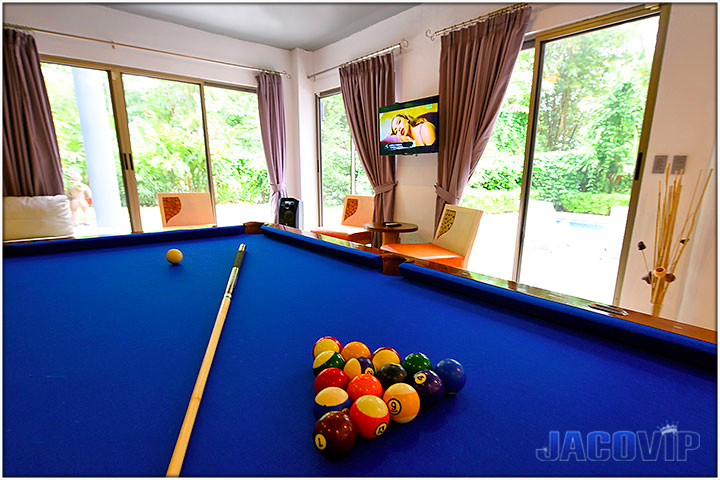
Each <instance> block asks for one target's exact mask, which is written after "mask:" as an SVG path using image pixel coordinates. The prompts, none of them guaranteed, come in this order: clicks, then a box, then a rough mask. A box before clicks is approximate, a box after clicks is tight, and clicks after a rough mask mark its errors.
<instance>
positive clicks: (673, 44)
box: [312, 4, 717, 329]
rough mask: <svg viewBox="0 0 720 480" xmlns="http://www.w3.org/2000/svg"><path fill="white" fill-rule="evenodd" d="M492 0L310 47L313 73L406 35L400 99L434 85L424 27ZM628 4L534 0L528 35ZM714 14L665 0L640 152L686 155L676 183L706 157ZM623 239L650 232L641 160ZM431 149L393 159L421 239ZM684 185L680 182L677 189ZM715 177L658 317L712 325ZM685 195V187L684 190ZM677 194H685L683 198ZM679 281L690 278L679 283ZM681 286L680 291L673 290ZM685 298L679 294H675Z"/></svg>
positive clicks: (649, 179)
mask: <svg viewBox="0 0 720 480" xmlns="http://www.w3.org/2000/svg"><path fill="white" fill-rule="evenodd" d="M501 6H503V5H501V4H458V5H450V4H423V5H420V6H417V7H414V8H412V9H410V10H407V11H405V12H402V13H400V14H398V15H396V16H394V17H392V18H389V19H387V20H385V21H383V22H380V23H378V24H376V25H373V26H371V27H369V28H367V29H365V30H363V31H361V32H359V33H356V34H354V35H352V36H350V37H348V38H345V39H343V40H341V41H339V42H336V43H335V44H332V45H330V46H328V47H325V48H323V49H321V50H318V51H316V52H314V55H313V61H314V65H313V68H312V70H313V71H314V72H317V71H321V70H324V69H325V68H328V67H331V66H333V65H337V64H340V63H343V62H345V61H348V60H352V59H353V58H356V57H359V56H361V55H364V54H367V53H369V52H372V51H375V50H379V49H381V48H383V47H385V46H388V45H392V44H395V43H398V42H399V41H400V40H402V39H403V38H404V39H407V40H408V42H409V48H407V49H403V50H402V52H401V53H400V54H396V59H395V64H396V94H397V95H396V98H397V100H398V101H406V100H411V99H414V98H421V97H424V96H429V95H434V94H437V92H438V65H439V58H440V40H439V39H436V40H435V41H431V40H430V39H428V38H427V37H426V36H425V31H426V30H430V31H436V30H439V29H441V28H444V27H447V26H450V25H453V24H456V23H459V22H462V21H464V20H467V19H471V18H474V17H477V16H479V15H482V14H484V13H487V12H490V11H492V10H495V9H497V8H499V7H501ZM630 6H631V5H630V4H536V5H533V14H532V16H531V20H530V27H529V33H530V34H532V33H534V32H539V31H543V30H547V29H549V28H554V27H558V26H561V25H566V24H569V23H573V22H576V21H579V20H583V19H587V18H592V17H595V16H598V15H602V14H605V13H609V12H611V11H617V10H621V9H624V8H627V7H630ZM716 42H717V39H716V12H715V5H714V4H673V6H672V10H671V17H670V26H669V31H668V38H667V44H666V49H665V55H664V62H663V68H662V72H661V77H660V84H659V93H658V100H657V105H656V109H655V115H654V118H653V127H652V132H651V137H650V149H649V155H648V158H653V157H654V155H655V154H668V155H671V156H672V155H673V154H680V155H688V166H687V176H686V180H685V183H686V185H687V184H688V183H692V182H694V179H695V178H696V175H697V172H698V171H699V170H700V169H701V168H704V169H705V170H706V171H707V167H708V165H710V164H712V165H714V164H715V163H716V160H715V153H714V150H713V148H714V145H715V143H714V142H715V131H716V123H715V116H716V95H715V89H716V85H717V83H716V76H715V72H716V56H717V52H716ZM339 84H340V82H339V78H338V74H337V71H332V72H329V73H326V74H323V75H320V76H318V77H317V78H316V80H315V92H321V91H324V90H329V89H331V88H336V87H338V86H339ZM645 166H646V172H645V174H644V175H645V176H644V180H645V181H644V183H643V188H642V189H641V193H640V195H641V197H640V203H639V209H638V215H637V220H636V223H635V228H634V231H633V234H632V239H633V245H635V244H637V241H638V240H639V239H644V240H645V241H646V243H648V240H649V239H652V238H653V232H654V218H655V206H654V203H653V201H655V202H656V201H657V196H656V195H657V191H656V188H657V187H656V184H657V181H656V179H657V177H658V176H657V175H652V174H650V173H649V171H650V169H651V163H650V162H647V163H646V165H645ZM436 175H437V155H434V154H433V155H428V154H426V155H419V156H410V157H403V156H400V157H398V187H397V197H396V206H395V212H396V218H398V219H402V220H404V221H409V222H413V223H417V224H418V225H420V230H419V231H418V234H417V235H416V238H412V239H410V240H411V241H429V240H430V239H432V234H433V216H434V209H435V192H434V187H433V185H434V184H435V181H436ZM686 188H687V187H686ZM715 188H716V182H715V179H714V178H713V182H712V184H711V185H710V187H709V189H710V190H711V192H709V194H708V195H707V197H708V198H706V199H705V202H704V205H703V209H702V211H701V214H700V215H699V219H698V224H697V234H696V235H695V238H694V239H693V241H694V242H695V243H694V245H692V247H689V249H690V251H689V252H688V251H686V252H685V254H684V257H683V259H682V262H681V265H680V269H679V270H678V273H677V274H678V280H676V282H675V283H674V284H673V286H672V288H671V290H670V291H669V293H668V296H667V297H666V302H665V306H664V309H663V311H662V315H663V316H665V317H667V318H672V319H678V320H680V321H684V322H687V323H692V324H695V325H700V326H704V327H706V328H713V329H714V328H715V319H716V307H715V300H716V290H717V288H716V280H715V277H716V270H717V269H716V262H715V258H716V257H715V243H716V237H717V235H716V231H717V227H716V220H715V217H716V212H717V209H716V203H715V198H716V197H715V194H714V192H715ZM688 197H689V195H688ZM685 200H686V201H688V200H689V198H685ZM644 269H645V268H644V266H643V263H642V257H641V256H640V253H639V252H638V251H637V250H634V249H633V250H632V251H631V252H630V254H629V260H628V266H627V271H626V275H625V280H624V283H623V286H624V288H623V290H622V294H621V298H620V305H622V306H625V307H627V308H630V309H633V310H638V311H645V312H648V313H649V312H650V306H649V296H650V294H649V287H648V285H647V284H646V283H644V282H642V280H641V277H642V276H643V275H644ZM687 279H692V281H690V282H688V281H686V280H687ZM683 293H685V295H683ZM683 298H684V299H685V301H684V302H683V301H682V299H683Z"/></svg>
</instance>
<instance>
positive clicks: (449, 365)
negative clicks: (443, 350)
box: [434, 358, 465, 395]
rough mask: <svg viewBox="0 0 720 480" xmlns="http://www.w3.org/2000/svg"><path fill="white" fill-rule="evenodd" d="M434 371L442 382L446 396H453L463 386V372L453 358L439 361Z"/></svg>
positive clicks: (461, 367)
mask: <svg viewBox="0 0 720 480" xmlns="http://www.w3.org/2000/svg"><path fill="white" fill-rule="evenodd" d="M434 371H435V373H437V374H438V376H439V377H440V379H441V380H442V382H443V387H445V394H446V395H454V394H456V393H458V392H459V391H460V390H462V388H463V387H464V386H465V370H464V369H463V366H462V365H461V364H460V362H458V361H457V360H455V359H454V358H446V359H444V360H440V361H439V362H438V363H437V365H435V369H434Z"/></svg>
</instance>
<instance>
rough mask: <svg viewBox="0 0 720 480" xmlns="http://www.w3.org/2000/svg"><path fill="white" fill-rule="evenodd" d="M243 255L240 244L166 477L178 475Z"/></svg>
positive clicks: (243, 247) (243, 251)
mask: <svg viewBox="0 0 720 480" xmlns="http://www.w3.org/2000/svg"><path fill="white" fill-rule="evenodd" d="M244 257H245V244H241V245H240V247H239V248H238V252H237V254H236V256H235V263H234V264H233V268H232V270H231V271H230V278H229V279H228V283H227V286H226V287H225V295H224V296H223V300H222V303H220V310H219V311H218V314H217V317H216V318H215V325H214V326H213V329H212V333H211V334H210V341H209V342H208V346H207V349H206V350H205V356H204V357H203V361H202V364H201V365H200V372H199V373H198V377H197V380H196V381H195V388H193V392H192V395H191V396H190V403H189V404H188V409H187V412H186V413H185V419H184V420H183V424H182V427H180V434H179V435H178V439H177V443H176V444H175V450H174V451H173V454H172V457H171V458H170V465H169V466H168V470H167V474H166V475H165V476H167V477H177V476H179V475H180V469H182V464H183V461H184V460H185V452H186V451H187V447H188V442H189V441H190V434H191V433H192V429H193V425H195V417H196V416H197V412H198V408H200V400H202V395H203V391H204V390H205V383H206V382H207V378H208V374H209V373H210V366H211V365H212V362H213V358H214V357H215V350H217V345H218V341H219V340H220V334H221V333H222V328H223V325H224V324H225V317H226V316H227V312H228V308H230V301H231V300H232V293H233V290H234V289H235V283H236V282H237V275H238V272H239V270H240V265H242V261H243V258H244Z"/></svg>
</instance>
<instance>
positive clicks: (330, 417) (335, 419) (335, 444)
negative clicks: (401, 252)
mask: <svg viewBox="0 0 720 480" xmlns="http://www.w3.org/2000/svg"><path fill="white" fill-rule="evenodd" d="M356 438H357V429H356V428H355V425H354V424H353V422H352V420H350V417H349V416H348V415H347V414H346V413H343V412H328V413H326V414H325V415H323V416H322V417H320V419H319V420H318V421H317V422H316V423H315V428H313V443H314V444H315V448H316V449H317V450H318V452H320V453H322V454H323V455H325V456H327V457H341V456H343V455H345V454H346V453H348V452H349V451H350V450H352V448H353V445H355V439H356Z"/></svg>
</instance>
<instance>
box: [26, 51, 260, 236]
mask: <svg viewBox="0 0 720 480" xmlns="http://www.w3.org/2000/svg"><path fill="white" fill-rule="evenodd" d="M39 58H40V62H43V63H53V64H57V65H64V66H68V67H79V68H88V69H94V70H102V71H104V72H106V73H107V75H108V86H109V88H110V97H111V100H112V108H113V117H114V119H115V132H116V136H117V141H118V153H119V155H120V159H119V160H120V166H121V171H122V178H123V183H124V187H125V197H126V198H125V200H126V202H127V206H128V211H129V214H130V227H131V231H132V233H141V232H143V229H142V220H141V218H140V203H139V201H138V191H137V181H136V179H135V168H134V165H133V160H132V145H131V142H130V132H129V123H128V117H127V109H126V105H125V92H124V89H123V85H122V75H123V74H128V75H139V76H145V77H150V78H156V79H159V80H168V81H175V82H182V83H190V84H193V85H197V86H198V87H199V92H200V107H201V115H202V127H203V135H204V137H203V140H204V145H205V166H206V169H207V175H208V192H210V199H211V202H212V211H213V218H214V220H215V222H216V223H217V212H216V202H217V198H216V191H215V184H214V181H213V180H214V177H213V170H212V155H211V153H210V137H209V135H208V122H207V110H206V107H205V87H206V86H208V87H215V88H226V89H230V90H238V91H242V92H247V93H254V94H255V95H257V87H252V86H247V85H236V84H230V83H225V82H218V81H214V80H206V79H204V78H200V77H190V76H186V75H178V74H174V73H167V72H159V71H155V70H148V69H144V68H136V67H127V66H120V65H114V64H110V63H104V62H96V61H90V60H81V59H76V58H69V57H63V56H57V55H46V54H41V55H39ZM261 141H262V139H261Z"/></svg>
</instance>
